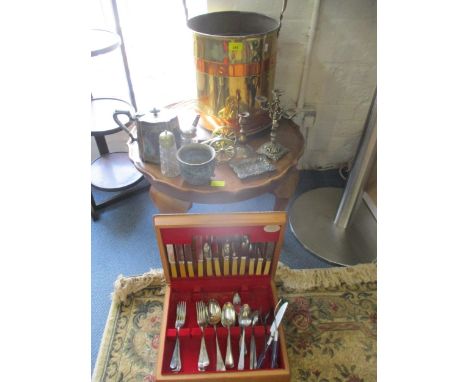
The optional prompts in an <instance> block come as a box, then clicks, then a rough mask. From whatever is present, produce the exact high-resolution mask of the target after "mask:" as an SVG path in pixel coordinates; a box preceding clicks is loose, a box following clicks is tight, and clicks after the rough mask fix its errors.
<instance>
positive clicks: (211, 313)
mask: <svg viewBox="0 0 468 382" xmlns="http://www.w3.org/2000/svg"><path fill="white" fill-rule="evenodd" d="M220 321H221V307H220V306H219V304H218V301H216V300H214V299H211V300H209V301H208V322H209V324H210V325H213V327H214V331H215V338H216V371H226V367H225V366H224V362H223V356H222V355H221V351H220V350H219V342H218V332H217V331H216V325H218V324H219V322H220Z"/></svg>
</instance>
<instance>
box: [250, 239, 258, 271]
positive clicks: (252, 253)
mask: <svg viewBox="0 0 468 382" xmlns="http://www.w3.org/2000/svg"><path fill="white" fill-rule="evenodd" d="M255 255H256V250H255V246H254V245H253V244H252V243H250V244H249V276H252V275H253V274H254V273H255Z"/></svg>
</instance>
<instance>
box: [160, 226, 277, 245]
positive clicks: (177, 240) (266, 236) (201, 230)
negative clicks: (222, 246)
mask: <svg viewBox="0 0 468 382" xmlns="http://www.w3.org/2000/svg"><path fill="white" fill-rule="evenodd" d="M160 231H161V237H162V238H163V243H164V245H166V244H190V243H191V242H192V238H193V237H194V236H197V235H200V236H202V237H205V236H209V237H211V236H212V235H213V236H215V237H223V236H234V235H248V236H249V240H250V242H252V243H260V242H267V241H274V242H276V241H278V239H279V233H280V231H279V230H278V231H276V232H266V231H265V230H264V226H242V227H180V228H161V229H160Z"/></svg>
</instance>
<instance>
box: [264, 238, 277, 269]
mask: <svg viewBox="0 0 468 382" xmlns="http://www.w3.org/2000/svg"><path fill="white" fill-rule="evenodd" d="M274 252H275V242H274V241H269V242H268V243H267V245H266V249H265V268H264V269H263V274H264V275H268V274H269V273H270V267H271V259H272V258H273V253H274Z"/></svg>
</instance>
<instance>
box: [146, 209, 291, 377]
mask: <svg viewBox="0 0 468 382" xmlns="http://www.w3.org/2000/svg"><path fill="white" fill-rule="evenodd" d="M154 228H155V231H156V237H157V241H158V246H159V253H160V256H161V260H162V264H163V268H164V274H165V278H166V281H167V288H166V295H165V300H164V311H163V318H162V324H161V334H160V341H159V350H158V359H157V363H156V370H155V374H156V380H157V381H202V382H203V381H219V380H232V381H268V382H283V381H290V370H289V363H288V359H287V352H286V344H285V339H284V332H283V328H282V325H280V327H279V343H278V367H277V368H270V358H271V350H270V351H269V352H268V353H267V357H266V359H265V362H264V363H263V366H262V368H261V369H254V370H250V368H249V355H250V348H249V344H250V338H251V335H252V331H253V332H254V334H255V342H256V348H257V358H258V356H259V354H260V353H261V352H262V351H263V349H264V343H265V338H267V339H268V337H269V335H270V333H269V330H270V327H271V325H272V321H273V309H274V307H275V305H276V303H277V300H278V298H277V292H276V287H275V284H274V275H275V270H276V266H277V263H278V259H279V256H280V252H281V247H282V244H283V240H284V232H285V229H286V213H285V212H255V213H253V212H249V213H228V214H167V215H166V214H165V215H156V216H154ZM245 237H247V238H248V240H249V242H250V244H251V246H250V249H251V250H250V251H247V252H246V251H245V247H244V246H242V244H240V243H241V241H242V239H243V238H245ZM206 242H209V243H210V247H211V249H212V251H211V252H210V256H208V258H207V256H205V255H206V253H205V252H203V250H202V248H201V245H202V244H204V243H206ZM226 242H229V243H231V252H229V250H223V244H224V243H226ZM252 248H253V250H252ZM229 253H230V256H227V254H229ZM234 253H235V255H233V254H234ZM223 254H224V255H226V256H224V257H223ZM210 257H211V258H210ZM236 292H237V293H239V295H240V297H241V303H242V304H245V303H246V304H249V306H250V307H251V309H252V310H258V311H260V313H261V314H262V315H263V316H265V315H266V313H267V312H268V311H270V312H271V313H270V316H269V320H268V321H267V322H266V329H267V333H266V336H265V327H264V326H263V325H262V324H261V323H260V321H259V322H258V324H257V325H255V326H254V327H253V329H252V327H247V328H246V329H245V343H246V347H247V351H248V354H247V355H246V357H245V368H244V370H237V364H238V359H239V339H240V335H241V329H240V327H239V325H238V323H237V320H236V323H235V324H234V325H233V326H231V329H230V331H231V346H232V354H233V357H234V368H231V369H227V370H226V371H216V345H215V332H214V328H213V326H212V325H208V326H207V327H206V328H205V330H204V332H205V342H206V348H207V352H208V356H209V359H210V365H209V366H208V367H207V368H206V371H199V370H198V368H197V362H198V356H199V350H200V343H201V337H202V332H201V329H200V328H199V326H198V324H197V314H196V308H195V304H196V302H197V301H204V302H208V300H209V299H212V298H213V299H215V300H217V301H218V303H219V304H220V306H221V307H223V305H224V303H226V302H228V301H229V302H232V301H233V296H234V294H235V293H236ZM180 301H186V304H187V305H186V318H185V324H184V326H183V327H182V328H181V329H180V330H179V341H180V355H181V357H180V358H181V361H182V369H181V370H180V371H179V372H173V371H171V368H170V362H171V358H172V354H173V351H174V347H175V340H176V329H175V321H176V306H177V303H178V302H180ZM227 333H228V330H227V328H225V327H223V325H221V323H219V324H218V325H217V334H218V340H219V346H220V349H221V354H222V357H223V360H224V359H225V356H226V344H227Z"/></svg>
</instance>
